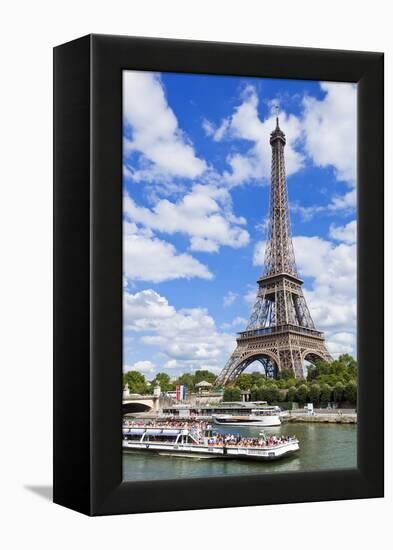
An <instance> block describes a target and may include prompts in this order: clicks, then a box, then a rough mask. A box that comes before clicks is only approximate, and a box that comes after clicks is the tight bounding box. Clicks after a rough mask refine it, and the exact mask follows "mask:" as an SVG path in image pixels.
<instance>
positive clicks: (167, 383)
mask: <svg viewBox="0 0 393 550" xmlns="http://www.w3.org/2000/svg"><path fill="white" fill-rule="evenodd" d="M216 378H217V377H216V375H215V374H214V373H213V372H210V371H209V370H205V369H200V370H197V371H195V372H194V373H192V374H191V373H184V374H182V375H181V376H179V377H177V378H176V379H175V380H171V378H170V377H169V375H168V374H167V373H166V372H159V373H158V374H156V375H155V377H154V378H153V379H152V380H150V381H148V380H147V379H146V377H145V376H144V374H142V373H141V372H139V371H135V370H131V371H128V372H125V373H124V374H123V387H126V386H128V389H129V391H130V393H139V394H142V395H147V394H152V393H153V391H154V388H155V386H156V385H157V384H159V385H160V387H161V391H162V392H168V391H174V390H175V389H176V386H177V385H178V384H184V385H185V386H186V387H187V391H188V392H193V391H195V390H196V384H199V382H202V381H203V380H204V381H205V382H210V384H214V382H215V381H216Z"/></svg>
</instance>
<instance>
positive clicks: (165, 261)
mask: <svg viewBox="0 0 393 550" xmlns="http://www.w3.org/2000/svg"><path fill="white" fill-rule="evenodd" d="M123 226H124V239H123V270H124V275H125V277H126V278H127V279H131V280H140V281H151V282H155V283H160V282H162V281H169V280H173V279H191V278H193V277H199V278H201V279H212V278H213V275H212V273H211V272H210V271H209V269H208V268H207V267H206V266H205V265H203V264H202V263H201V262H199V261H198V260H197V259H196V258H193V257H192V256H191V255H190V254H184V253H183V254H178V253H177V251H176V249H175V247H174V246H173V245H172V244H171V243H168V242H166V241H163V240H161V239H158V238H156V237H153V236H150V235H149V234H146V233H143V232H140V231H138V230H137V229H136V227H135V224H129V223H124V224H123Z"/></svg>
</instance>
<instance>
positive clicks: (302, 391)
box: [296, 384, 308, 403]
mask: <svg viewBox="0 0 393 550" xmlns="http://www.w3.org/2000/svg"><path fill="white" fill-rule="evenodd" d="M307 398H308V387H307V385H306V384H301V385H300V386H299V387H298V388H297V390H296V399H297V401H299V402H300V403H305V402H306V401H307Z"/></svg>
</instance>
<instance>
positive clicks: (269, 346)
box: [216, 116, 332, 386]
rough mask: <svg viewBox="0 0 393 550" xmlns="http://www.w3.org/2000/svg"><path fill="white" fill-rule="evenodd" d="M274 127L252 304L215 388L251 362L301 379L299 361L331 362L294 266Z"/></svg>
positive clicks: (272, 373)
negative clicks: (263, 232) (267, 208)
mask: <svg viewBox="0 0 393 550" xmlns="http://www.w3.org/2000/svg"><path fill="white" fill-rule="evenodd" d="M285 143H286V139H285V134H284V132H283V131H282V130H281V129H280V126H279V121H278V116H277V117H276V128H275V130H274V131H273V132H272V133H271V134H270V145H271V147H272V172H271V189H270V217H269V226H268V233H267V243H266V251H265V262H264V272H263V275H262V277H260V279H258V281H257V283H258V293H257V297H256V301H255V304H254V307H253V310H252V313H251V316H250V319H249V322H248V325H247V328H246V330H245V331H243V332H240V333H239V337H238V338H237V346H236V349H235V351H234V352H233V353H232V355H231V357H230V358H229V360H228V362H227V364H226V365H225V367H224V368H223V370H222V371H221V373H220V375H219V376H218V378H217V381H216V385H217V386H225V385H226V384H229V383H231V382H233V381H234V380H235V379H236V378H237V377H238V376H239V374H240V373H241V372H243V371H244V369H246V368H247V367H248V366H249V365H250V364H251V363H253V362H254V361H256V360H258V361H259V362H260V363H261V364H262V365H263V367H264V370H265V374H266V376H267V377H269V378H277V376H278V373H279V372H280V371H282V370H283V369H290V370H292V371H293V373H294V375H295V377H296V378H304V371H303V363H304V361H305V360H308V361H310V362H311V363H312V362H313V361H314V360H315V358H321V359H324V360H326V361H331V360H332V357H331V356H330V354H329V352H328V350H327V348H326V345H325V340H324V336H323V333H322V332H320V331H318V330H316V329H315V326H314V322H313V320H312V318H311V315H310V311H309V309H308V307H307V303H306V300H305V298H304V295H303V291H302V284H303V281H302V280H301V279H300V278H299V276H298V273H297V268H296V261H295V253H294V249H293V243H292V236H291V221H290V217H289V209H288V192H287V183H286V177H285V161H284V147H285Z"/></svg>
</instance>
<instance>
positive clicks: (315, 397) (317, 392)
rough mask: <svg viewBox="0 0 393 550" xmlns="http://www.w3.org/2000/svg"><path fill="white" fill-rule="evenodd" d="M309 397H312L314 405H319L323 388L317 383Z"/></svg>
mask: <svg viewBox="0 0 393 550" xmlns="http://www.w3.org/2000/svg"><path fill="white" fill-rule="evenodd" d="M309 396H310V401H311V402H312V403H314V405H317V404H318V403H319V401H320V398H321V388H320V386H319V384H317V383H314V384H311V386H310V389H309Z"/></svg>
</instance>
